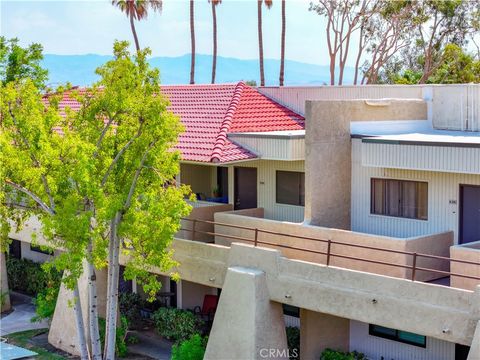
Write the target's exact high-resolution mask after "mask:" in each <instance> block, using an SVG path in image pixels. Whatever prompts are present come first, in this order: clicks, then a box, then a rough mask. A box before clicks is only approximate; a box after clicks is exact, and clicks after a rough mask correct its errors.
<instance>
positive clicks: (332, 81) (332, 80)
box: [330, 55, 336, 85]
mask: <svg viewBox="0 0 480 360" xmlns="http://www.w3.org/2000/svg"><path fill="white" fill-rule="evenodd" d="M335 58H336V56H335V55H330V85H335Z"/></svg>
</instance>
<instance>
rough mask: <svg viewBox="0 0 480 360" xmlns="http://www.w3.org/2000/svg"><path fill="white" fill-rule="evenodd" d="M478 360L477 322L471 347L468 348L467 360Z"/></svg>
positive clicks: (478, 327) (479, 347) (479, 355)
mask: <svg viewBox="0 0 480 360" xmlns="http://www.w3.org/2000/svg"><path fill="white" fill-rule="evenodd" d="M478 359H480V321H479V322H477V327H476V328H475V334H474V335H473V341H472V345H471V346H470V351H469V352H468V357H467V360H478Z"/></svg>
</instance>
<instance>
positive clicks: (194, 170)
mask: <svg viewBox="0 0 480 360" xmlns="http://www.w3.org/2000/svg"><path fill="white" fill-rule="evenodd" d="M216 175H217V167H216V166H204V165H194V164H181V165H180V182H181V183H182V184H186V185H190V186H191V188H192V191H193V192H194V193H195V194H201V196H205V197H211V196H212V190H213V188H214V187H215V184H216V180H217V177H216Z"/></svg>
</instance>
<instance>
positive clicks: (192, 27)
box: [190, 0, 195, 84]
mask: <svg viewBox="0 0 480 360" xmlns="http://www.w3.org/2000/svg"><path fill="white" fill-rule="evenodd" d="M194 8H195V3H194V0H190V40H191V43H192V54H191V56H192V60H191V63H190V84H195V12H194V11H195V9H194Z"/></svg>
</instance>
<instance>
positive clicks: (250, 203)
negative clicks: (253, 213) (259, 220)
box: [234, 167, 257, 210]
mask: <svg viewBox="0 0 480 360" xmlns="http://www.w3.org/2000/svg"><path fill="white" fill-rule="evenodd" d="M234 177H235V179H234V180H235V185H234V189H235V199H234V200H235V202H234V209H235V210H242V209H253V208H256V207H257V168H248V167H236V168H235V176H234Z"/></svg>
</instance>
